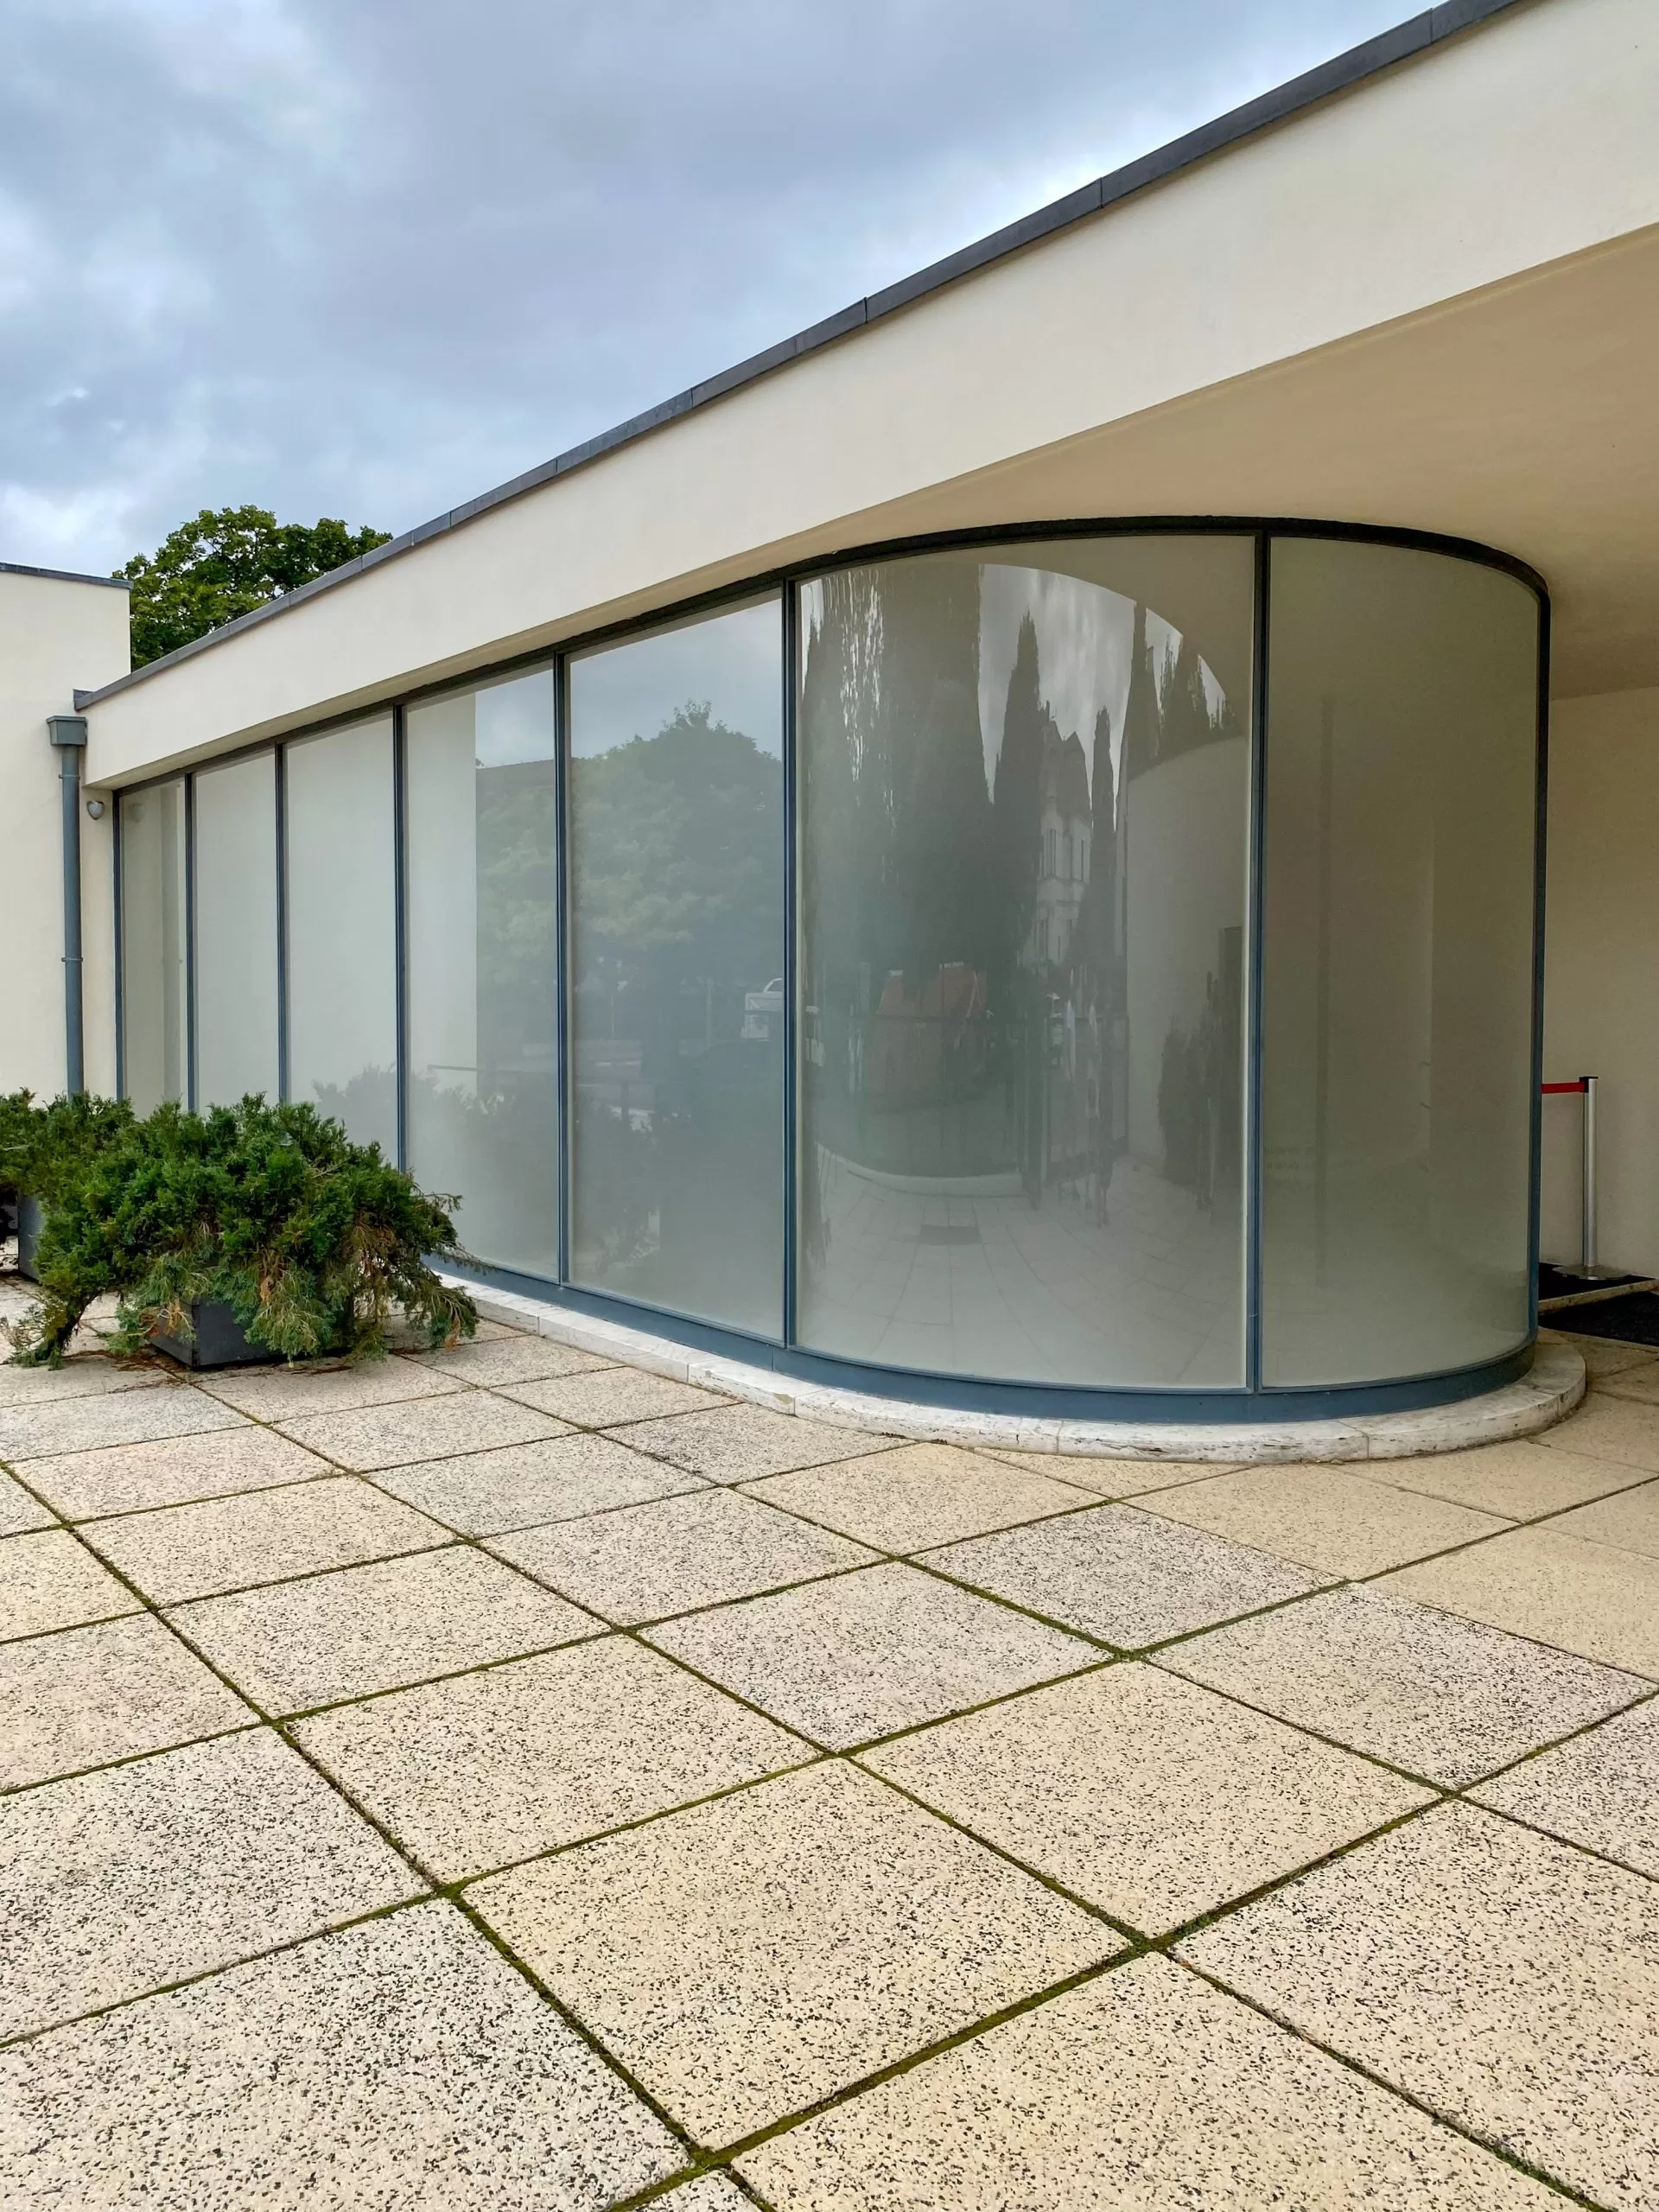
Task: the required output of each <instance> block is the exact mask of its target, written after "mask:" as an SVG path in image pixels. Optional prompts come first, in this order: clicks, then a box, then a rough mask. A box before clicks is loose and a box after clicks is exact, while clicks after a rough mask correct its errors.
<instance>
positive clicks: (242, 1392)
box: [201, 1357, 466, 1421]
mask: <svg viewBox="0 0 1659 2212" xmlns="http://www.w3.org/2000/svg"><path fill="white" fill-rule="evenodd" d="M465 1383H466V1377H465V1376H461V1375H454V1374H451V1373H449V1372H448V1371H447V1370H443V1369H437V1368H433V1367H429V1366H428V1365H426V1364H425V1363H424V1362H423V1361H418V1360H412V1359H400V1358H397V1357H391V1358H389V1359H365V1360H360V1361H359V1363H358V1364H357V1365H356V1366H355V1367H342V1366H341V1365H340V1363H338V1362H336V1361H323V1362H322V1363H320V1364H319V1365H317V1366H315V1367H230V1368H225V1369H223V1370H220V1371H219V1372H218V1373H215V1374H208V1375H204V1376H202V1378H201V1388H202V1389H204V1390H209V1391H211V1392H212V1393H213V1396H214V1397H216V1398H222V1399H223V1400H224V1401H225V1403H226V1405H227V1406H235V1407H237V1408H239V1410H240V1411H241V1412H243V1413H245V1414H251V1415H252V1416H253V1418H254V1419H255V1420H256V1421H303V1420H306V1419H308V1418H309V1417H311V1416H314V1415H315V1414H345V1413H359V1412H361V1411H362V1410H363V1408H365V1407H367V1406H392V1405H404V1404H407V1403H408V1402H410V1400H412V1399H415V1400H418V1399H422V1398H437V1397H442V1396H446V1395H448V1393H449V1392H450V1391H452V1390H459V1389H463V1388H464V1387H465Z"/></svg>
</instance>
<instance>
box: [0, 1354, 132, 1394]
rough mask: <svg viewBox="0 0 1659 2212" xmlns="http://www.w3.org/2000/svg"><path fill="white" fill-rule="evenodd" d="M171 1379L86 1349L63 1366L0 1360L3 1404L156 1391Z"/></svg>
mask: <svg viewBox="0 0 1659 2212" xmlns="http://www.w3.org/2000/svg"><path fill="white" fill-rule="evenodd" d="M168 1379H169V1378H168V1376H167V1375H166V1374H165V1373H164V1372H163V1371H162V1370H160V1369H158V1368H154V1367H118V1366H117V1364H116V1363H115V1362H114V1361H113V1360H112V1359H109V1358H106V1357H105V1355H104V1354H103V1353H102V1352H84V1353H81V1354H80V1355H79V1357H75V1356H73V1355H72V1357H69V1358H68V1359H67V1360H65V1362H64V1363H63V1365H62V1366H61V1367H18V1366H16V1364H15V1363H13V1362H12V1361H10V1360H3V1361H0V1406H49V1405H54V1404H56V1403H57V1402H59V1401H60V1400H61V1399H64V1398H94V1397H102V1396H104V1395H106V1394H107V1393H109V1392H110V1391H111V1390H153V1389H157V1388H158V1387H160V1386H161V1385H162V1384H164V1383H167V1382H168Z"/></svg>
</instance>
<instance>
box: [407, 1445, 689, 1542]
mask: <svg viewBox="0 0 1659 2212" xmlns="http://www.w3.org/2000/svg"><path fill="white" fill-rule="evenodd" d="M375 1481H376V1483H377V1484H378V1486H379V1488H380V1489H382V1490H389V1491H392V1492H393V1493H394V1494H395V1495H396V1496H397V1497H402V1498H406V1499H407V1500H408V1501H409V1503H410V1504H411V1505H414V1506H418V1507H419V1508H420V1510H422V1511H423V1513H430V1514H431V1515H433V1516H434V1517H435V1519H437V1520H439V1521H443V1522H448V1525H449V1526H450V1528H452V1529H460V1530H461V1534H462V1535H467V1536H494V1535H501V1534H502V1533H503V1532H504V1531H505V1530H507V1529H530V1528H535V1527H537V1526H538V1525H540V1524H541V1523H542V1522H549V1521H576V1520H580V1519H581V1518H582V1516H583V1515H584V1514H588V1513H603V1512H607V1511H608V1510H610V1509H611V1508H612V1507H613V1506H618V1505H643V1504H644V1503H645V1502H646V1500H647V1499H650V1498H653V1497H676V1496H679V1495H681V1494H683V1492H684V1491H695V1490H701V1489H702V1487H703V1484H702V1482H701V1481H700V1479H699V1478H698V1477H696V1475H688V1474H683V1473H682V1472H681V1471H680V1470H679V1469H678V1468H677V1467H665V1466H664V1465H663V1463H662V1461H661V1460H660V1459H647V1458H646V1457H645V1453H644V1452H635V1451H633V1450H632V1448H631V1447H630V1446H627V1445H626V1444H622V1443H619V1442H616V1441H613V1439H611V1438H610V1437H608V1436H591V1435H588V1434H586V1433H581V1432H578V1433H576V1434H575V1435H566V1436H555V1437H550V1438H547V1439H545V1440H543V1441H542V1442H541V1443H538V1444H506V1445H503V1446H501V1447H500V1448H499V1450H497V1451H494V1452H463V1453H462V1454H461V1456H460V1457H459V1458H458V1459H433V1460H431V1461H429V1463H428V1464H427V1465H416V1466H410V1467H395V1468H389V1469H387V1470H386V1471H385V1472H384V1473H380V1474H377V1475H376V1477H375Z"/></svg>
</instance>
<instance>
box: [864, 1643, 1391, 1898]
mask: <svg viewBox="0 0 1659 2212" xmlns="http://www.w3.org/2000/svg"><path fill="white" fill-rule="evenodd" d="M862 1757H863V1762H864V1764H866V1765H867V1766H869V1767H871V1768H873V1769H874V1771H875V1772H876V1773H877V1774H881V1775H886V1776H887V1777H890V1779H892V1780H893V1781H894V1782H896V1783H899V1785H900V1786H901V1787H902V1788H904V1789H908V1790H910V1791H912V1793H913V1794H914V1795H915V1796H918V1797H920V1798H922V1799H924V1800H925V1802H927V1803H928V1804H930V1805H933V1806H936V1807H938V1809H939V1810H940V1811H941V1812H943V1813H947V1814H949V1815H950V1818H951V1819H952V1820H955V1821H960V1822H961V1823H962V1825H963V1827H968V1828H971V1829H972V1830H973V1832H974V1833H975V1834H976V1835H981V1836H983V1837H984V1838H985V1840H987V1841H988V1842H989V1843H994V1844H995V1845H996V1846H997V1847H998V1848H999V1849H1001V1850H1002V1851H1006V1852H1007V1853H1009V1855H1010V1856H1011V1857H1012V1858H1014V1859H1020V1860H1021V1861H1022V1862H1023V1863H1024V1864H1025V1865H1026V1866H1031V1867H1033V1868H1035V1870H1036V1871H1037V1872H1039V1873H1040V1874H1046V1875H1047V1876H1049V1877H1050V1878H1051V1879H1052V1880H1054V1881H1057V1882H1061V1883H1064V1884H1065V1887H1066V1888H1067V1889H1069V1890H1071V1891H1075V1892H1076V1894H1077V1896H1079V1897H1084V1898H1085V1899H1086V1900H1087V1901H1088V1902H1089V1903H1090V1904H1095V1905H1098V1906H1100V1907H1102V1908H1103V1910H1105V1911H1107V1912H1109V1913H1111V1914H1112V1915H1113V1916H1115V1917H1116V1919H1119V1920H1122V1921H1125V1922H1127V1923H1128V1924H1129V1925H1130V1926H1131V1927H1133V1928H1137V1929H1141V1931H1142V1933H1143V1934H1147V1935H1161V1934H1164V1933H1165V1932H1166V1931H1167V1930H1168V1929H1172V1928H1175V1927H1178V1926H1179V1925H1180V1924H1181V1923H1183V1922H1184V1921H1187V1920H1192V1919H1195V1918H1196V1917H1197V1916H1198V1914H1199V1913H1201V1912H1209V1911H1212V1910H1215V1908H1216V1907H1217V1906H1219V1905H1223V1904H1227V1903H1228V1902H1229V1901H1230V1899H1232V1898H1234V1897H1243V1896H1244V1895H1245V1894H1246V1892H1247V1891H1250V1890H1253V1889H1255V1888H1257V1887H1259V1886H1260V1885H1261V1884H1262V1883H1263V1882H1270V1881H1274V1880H1277V1879H1278V1878H1280V1877H1281V1875H1285V1874H1289V1873H1294V1872H1295V1871H1296V1869H1297V1868H1298V1867H1300V1866H1306V1865H1308V1864H1309V1862H1310V1861H1311V1860H1313V1859H1319V1858H1321V1857H1323V1855H1324V1854H1325V1853H1326V1852H1330V1851H1334V1850H1336V1849H1338V1847H1339V1846H1341V1845H1343V1844H1345V1843H1351V1842H1352V1841H1353V1840H1354V1839H1355V1837H1357V1836H1360V1835H1363V1834H1365V1833H1366V1832H1367V1831H1368V1830H1369V1829H1371V1828H1374V1827H1380V1826H1381V1825H1382V1824H1383V1822H1384V1821H1390V1820H1394V1819H1395V1818H1396V1817H1397V1816H1398V1815H1401V1814H1402V1813H1407V1812H1409V1811H1411V1810H1412V1809H1413V1808H1414V1807H1416V1806H1421V1805H1427V1804H1429V1803H1432V1802H1433V1798H1432V1796H1431V1795H1430V1793H1429V1792H1428V1791H1427V1790H1424V1789H1419V1788H1417V1787H1416V1786H1415V1785H1414V1784H1413V1783H1407V1782H1402V1781H1400V1780H1399V1779H1397V1777H1395V1776H1393V1775H1391V1774H1387V1773H1385V1772H1384V1771H1383V1769H1382V1768H1380V1767H1375V1766H1371V1765H1369V1764H1367V1763H1366V1762H1365V1761H1364V1760H1363V1759H1357V1758H1351V1757H1350V1756H1349V1754H1348V1753H1347V1752H1345V1751H1333V1750H1332V1748H1331V1747H1330V1746H1329V1745H1325V1744H1319V1743H1316V1742H1315V1741H1314V1740H1313V1738H1312V1737H1309V1736H1304V1735H1302V1734H1301V1733H1300V1732H1299V1731H1298V1730H1296V1729H1294V1728H1287V1727H1286V1726H1283V1724H1282V1723H1281V1722H1279V1721H1277V1720H1269V1719H1266V1718H1265V1717H1264V1716H1263V1715H1262V1714H1260V1713H1250V1712H1248V1711H1247V1710H1246V1709H1245V1708H1244V1707H1243V1706H1239V1705H1235V1704H1233V1703H1232V1702H1231V1701H1230V1700H1229V1699H1226V1698H1222V1697H1217V1696H1216V1695H1215V1694H1214V1693H1213V1692H1211V1691H1210V1690H1205V1689H1202V1688H1198V1687H1197V1686H1196V1685H1195V1684H1193V1683H1191V1682H1185V1681H1180V1680H1179V1678H1178V1677H1177V1676H1175V1675H1168V1674H1164V1673H1161V1672H1160V1670H1159V1669H1156V1668H1154V1667H1148V1666H1144V1665H1136V1664H1130V1665H1127V1666H1122V1667H1107V1668H1104V1669H1102V1670H1101V1671H1100V1672H1098V1673H1096V1674H1092V1675H1081V1676H1079V1677H1078V1678H1077V1679H1076V1680H1074V1681H1068V1682H1057V1683H1056V1684H1055V1685H1054V1686H1053V1687H1052V1688H1049V1689H1040V1690H1033V1691H1031V1692H1030V1693H1029V1694H1028V1695H1027V1696H1025V1697H1018V1698H1013V1699H1011V1700H1009V1701H1008V1702H1007V1704H1006V1705H997V1706H993V1707H991V1708H990V1709H989V1710H988V1712H984V1713H969V1714H967V1715H966V1716H965V1717H964V1718H963V1719H960V1720H947V1721H944V1722H943V1723H942V1724H941V1725H940V1726H938V1727H937V1728H928V1729H924V1730H923V1731H922V1732H921V1733H920V1734H919V1735H915V1736H906V1737H903V1738H900V1739H899V1742H898V1743H896V1744H888V1745H884V1746H882V1747H881V1748H880V1749H879V1750H876V1751H866V1752H865V1753H864V1754H863V1755H862Z"/></svg>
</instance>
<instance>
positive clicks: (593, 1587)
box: [490, 1487, 875, 1623]
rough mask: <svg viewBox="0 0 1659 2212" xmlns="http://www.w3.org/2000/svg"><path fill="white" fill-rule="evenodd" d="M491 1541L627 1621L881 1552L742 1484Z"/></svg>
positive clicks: (569, 1592) (558, 1585) (801, 1577)
mask: <svg viewBox="0 0 1659 2212" xmlns="http://www.w3.org/2000/svg"><path fill="white" fill-rule="evenodd" d="M490 1548H491V1549H492V1551H495V1552H499V1554H500V1555H501V1557H502V1558H503V1559H509V1560H512V1563H513V1565H514V1566H515V1567H523V1569H524V1573H526V1574H533V1575H534V1576H535V1577H536V1579H537V1581H539V1582H545V1583H546V1584H547V1585H548V1586H549V1587H550V1589H554V1590H562V1591H563V1592H564V1593H565V1595H566V1596H567V1597H569V1598H574V1599H575V1600H576V1601H577V1603H578V1604H579V1605H586V1606H588V1608H589V1609H590V1610H591V1611H594V1612H596V1613H603V1614H604V1615H605V1617H606V1618H607V1619H608V1620H613V1621H620V1622H625V1623H630V1622H634V1621H647V1620H658V1619H660V1618H662V1617H663V1615H664V1614H666V1613H684V1612H690V1611H691V1610H692V1608H693V1607H694V1606H697V1605H721V1604H724V1603H726V1602H727V1601H728V1600H729V1599H734V1598H747V1597H751V1596H753V1594H754V1593H755V1592H758V1591H761V1590H776V1589H780V1588H781V1587H782V1586H784V1585H785V1583H791V1582H804V1581H805V1580H807V1578H808V1577H809V1576H811V1575H819V1574H832V1573H836V1570H837V1569H839V1568H842V1567H857V1566H860V1565H861V1564H862V1563H863V1562H865V1561H867V1560H870V1559H873V1558H874V1556H875V1554H874V1553H872V1552H870V1551H868V1550H867V1549H866V1548H865V1547H864V1546H863V1545H862V1544H854V1543H849V1542H848V1541H847V1540H846V1538H845V1537H843V1536H835V1535H829V1533H828V1531H826V1530H824V1529H814V1528H810V1527H809V1526H808V1525H807V1524H806V1522H804V1521H796V1520H793V1519H791V1516H789V1515H788V1514H786V1513H778V1512H775V1511H773V1510H772V1507H770V1506H767V1505H761V1504H759V1503H756V1502H755V1500H754V1499H753V1498H748V1497H744V1496H742V1494H741V1492H739V1491H730V1490H721V1489H718V1488H715V1489H709V1488H707V1487H705V1488H703V1489H701V1490H699V1491H695V1492H693V1493H691V1494H690V1495H689V1496H686V1497H665V1498H662V1499H660V1500H659V1501H658V1503H655V1504H652V1505H635V1506H631V1507H629V1508H628V1509H627V1510H626V1511H624V1512H620V1513H601V1514H598V1515H595V1516H593V1517H592V1518H591V1519H588V1520H585V1521H561V1522H557V1523H556V1524H555V1525H554V1526H553V1527H551V1528H544V1529H524V1530H521V1531H520V1532H519V1534H518V1535H506V1536H498V1537H497V1538H496V1539H495V1540H494V1541H493V1543H492V1545H491V1547H490Z"/></svg>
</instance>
